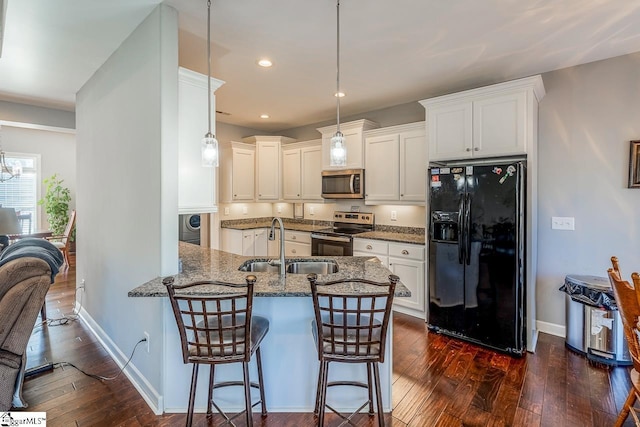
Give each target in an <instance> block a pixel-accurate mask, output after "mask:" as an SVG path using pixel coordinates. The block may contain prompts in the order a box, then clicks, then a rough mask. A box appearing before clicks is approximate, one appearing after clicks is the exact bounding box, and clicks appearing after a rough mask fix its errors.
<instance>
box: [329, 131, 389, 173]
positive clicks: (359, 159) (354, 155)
mask: <svg viewBox="0 0 640 427" xmlns="http://www.w3.org/2000/svg"><path fill="white" fill-rule="evenodd" d="M378 126H379V125H378V124H377V123H375V122H372V121H370V120H356V121H353V122H347V123H341V124H340V132H342V134H343V135H344V138H345V147H346V150H347V164H346V166H339V167H336V166H331V157H330V149H331V138H332V137H333V135H334V134H335V133H336V125H333V126H326V127H322V128H318V132H320V133H321V134H322V169H323V170H336V169H362V168H364V132H365V131H367V130H370V129H376V128H377V127H378Z"/></svg>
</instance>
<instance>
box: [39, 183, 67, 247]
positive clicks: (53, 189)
mask: <svg viewBox="0 0 640 427" xmlns="http://www.w3.org/2000/svg"><path fill="white" fill-rule="evenodd" d="M63 182H64V180H63V179H61V178H59V177H58V175H57V174H53V176H51V177H49V178H46V179H45V180H44V184H45V185H46V186H47V191H46V193H45V195H44V197H43V198H42V199H40V200H38V204H39V205H42V206H44V211H45V213H46V214H47V220H48V221H49V229H50V230H51V233H52V234H53V235H54V236H60V235H62V233H64V229H65V228H66V226H67V222H68V221H69V202H70V201H71V194H70V193H71V192H70V190H69V188H67V187H64V186H63V185H62V183H63ZM74 231H75V230H74ZM72 237H73V234H72ZM71 240H73V239H71Z"/></svg>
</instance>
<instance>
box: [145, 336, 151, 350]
mask: <svg viewBox="0 0 640 427" xmlns="http://www.w3.org/2000/svg"><path fill="white" fill-rule="evenodd" d="M144 337H145V339H146V340H147V341H146V342H145V344H146V345H147V353H149V344H150V343H151V340H150V339H149V332H147V331H145V332H144Z"/></svg>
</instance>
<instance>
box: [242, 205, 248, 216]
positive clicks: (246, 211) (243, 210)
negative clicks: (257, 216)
mask: <svg viewBox="0 0 640 427" xmlns="http://www.w3.org/2000/svg"><path fill="white" fill-rule="evenodd" d="M248 213H249V208H247V207H246V206H243V207H242V214H243V215H246V214H248Z"/></svg>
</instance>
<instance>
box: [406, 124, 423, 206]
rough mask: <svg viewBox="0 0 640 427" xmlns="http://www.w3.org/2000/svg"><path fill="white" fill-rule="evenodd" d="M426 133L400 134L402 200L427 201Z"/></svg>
mask: <svg viewBox="0 0 640 427" xmlns="http://www.w3.org/2000/svg"><path fill="white" fill-rule="evenodd" d="M425 133H426V131H425V130H424V129H423V130H415V131H407V132H402V133H400V200H405V201H416V202H424V201H425V195H426V193H425V183H426V179H427V138H426V136H425Z"/></svg>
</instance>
